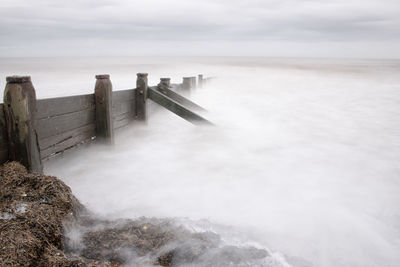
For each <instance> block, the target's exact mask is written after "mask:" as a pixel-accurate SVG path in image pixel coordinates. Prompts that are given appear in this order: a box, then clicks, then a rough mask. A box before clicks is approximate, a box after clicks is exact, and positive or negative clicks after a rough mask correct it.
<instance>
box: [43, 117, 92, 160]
mask: <svg viewBox="0 0 400 267" xmlns="http://www.w3.org/2000/svg"><path fill="white" fill-rule="evenodd" d="M95 134H96V132H95V125H94V124H92V125H90V127H87V129H85V130H82V129H79V130H75V131H71V134H70V135H69V136H68V137H67V138H65V139H63V140H60V141H59V142H57V143H55V144H54V145H52V146H50V147H47V148H46V149H43V150H41V151H40V154H41V157H42V159H46V158H48V157H49V156H51V155H54V154H57V153H60V152H63V151H65V150H67V149H70V148H73V147H75V146H77V145H79V144H82V143H84V142H87V141H91V139H92V137H93V136H94V135H95Z"/></svg>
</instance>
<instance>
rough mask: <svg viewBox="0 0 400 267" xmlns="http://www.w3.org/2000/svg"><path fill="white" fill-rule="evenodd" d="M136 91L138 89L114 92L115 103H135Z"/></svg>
mask: <svg viewBox="0 0 400 267" xmlns="http://www.w3.org/2000/svg"><path fill="white" fill-rule="evenodd" d="M135 90H136V89H127V90H119V91H113V102H114V103H118V102H121V101H133V100H134V99H135Z"/></svg>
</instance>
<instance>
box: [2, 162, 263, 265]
mask: <svg viewBox="0 0 400 267" xmlns="http://www.w3.org/2000/svg"><path fill="white" fill-rule="evenodd" d="M0 248H1V249H0V266H16V265H18V266H121V265H126V266H154V265H159V266H160V265H161V266H182V265H183V266H248V264H249V263H250V264H251V265H254V264H252V262H253V263H254V261H257V260H260V259H262V258H265V257H267V256H268V252H267V251H265V250H263V249H256V248H253V247H234V246H226V245H224V244H223V242H222V241H221V238H220V236H219V235H217V234H215V233H212V232H192V231H189V230H188V229H186V228H185V227H183V226H181V225H179V224H178V223H177V222H176V221H175V220H172V219H156V218H139V219H136V220H123V219H120V220H104V219H100V218H97V217H95V216H94V215H93V214H91V213H90V212H88V211H87V210H86V209H85V207H84V206H83V205H82V204H80V203H79V201H78V200H77V199H76V198H75V197H74V196H73V195H72V192H71V189H70V188H69V187H68V186H67V185H66V184H64V183H63V182H62V181H60V180H59V179H57V178H56V177H51V176H46V175H41V174H29V173H27V172H26V170H25V168H24V167H23V166H21V165H20V164H19V163H16V162H11V163H7V164H4V165H3V166H0ZM254 266H255V265H254ZM260 266H261V265H260Z"/></svg>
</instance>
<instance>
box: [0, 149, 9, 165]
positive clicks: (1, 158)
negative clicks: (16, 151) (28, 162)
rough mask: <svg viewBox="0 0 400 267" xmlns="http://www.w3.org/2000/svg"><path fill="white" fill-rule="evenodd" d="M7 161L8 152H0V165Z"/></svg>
mask: <svg viewBox="0 0 400 267" xmlns="http://www.w3.org/2000/svg"><path fill="white" fill-rule="evenodd" d="M6 161H8V150H7V149H5V150H0V165H1V164H3V163H4V162H6Z"/></svg>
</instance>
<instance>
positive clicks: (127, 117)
mask: <svg viewBox="0 0 400 267" xmlns="http://www.w3.org/2000/svg"><path fill="white" fill-rule="evenodd" d="M134 116H135V114H134V113H133V111H132V112H127V113H124V114H119V115H117V116H115V117H114V129H119V128H121V127H123V126H125V125H127V124H129V123H131V122H132V121H133V120H134Z"/></svg>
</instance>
